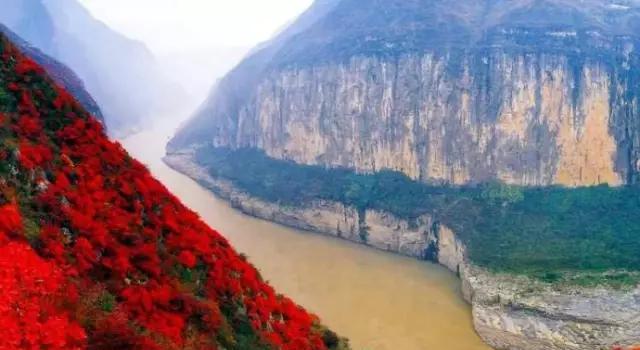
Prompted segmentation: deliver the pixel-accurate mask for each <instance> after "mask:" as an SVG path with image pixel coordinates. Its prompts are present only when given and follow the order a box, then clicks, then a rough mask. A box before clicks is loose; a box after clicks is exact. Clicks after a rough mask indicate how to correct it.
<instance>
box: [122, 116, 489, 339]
mask: <svg viewBox="0 0 640 350" xmlns="http://www.w3.org/2000/svg"><path fill="white" fill-rule="evenodd" d="M163 129H164V130H163ZM166 130H170V129H169V128H156V130H152V131H145V132H141V133H138V134H136V135H133V136H130V137H128V138H127V139H125V140H124V141H123V142H122V143H123V145H124V146H125V147H126V148H127V149H128V150H129V152H130V153H131V154H132V155H133V156H135V157H136V158H137V159H139V160H140V161H141V162H143V163H145V164H146V165H147V166H148V167H149V168H150V170H151V171H152V172H153V174H154V175H155V176H156V177H157V178H158V179H160V181H162V182H163V183H164V184H165V186H167V187H168V188H169V190H171V191H172V192H173V193H174V194H175V195H176V196H178V197H179V198H180V199H181V200H182V202H183V203H185V204H186V205H187V206H188V207H190V208H191V209H192V210H194V211H196V212H197V213H199V214H200V216H201V217H202V218H203V219H204V220H205V221H206V222H207V223H208V224H209V225H211V226H212V227H213V228H215V229H217V230H218V231H219V232H221V233H222V234H223V235H225V236H226V237H227V238H228V239H229V240H230V241H231V243H232V244H233V246H234V247H235V248H236V249H237V250H238V251H240V252H242V253H244V254H246V255H247V256H248V257H249V260H250V261H251V262H252V263H253V264H254V265H255V266H257V268H258V269H259V270H260V271H261V273H262V275H263V277H264V278H265V279H266V280H268V281H269V282H270V283H271V284H272V285H273V286H274V287H275V288H276V289H277V290H278V291H279V292H281V293H284V294H287V295H288V296H290V297H291V298H293V299H294V300H295V301H296V302H298V303H299V304H301V305H303V306H304V307H305V308H307V309H308V310H310V311H311V312H313V313H315V314H317V315H318V316H320V318H321V319H322V320H323V322H324V323H325V324H327V325H328V326H329V327H331V328H332V329H334V330H335V331H336V332H338V333H340V334H341V335H343V336H346V337H348V338H349V339H350V341H351V344H352V346H353V348H354V350H440V349H443V350H444V349H446V350H486V349H489V348H488V347H487V346H485V345H483V344H482V342H481V340H480V339H479V337H478V336H477V335H476V333H475V332H474V330H473V327H472V324H471V312H470V308H469V306H468V305H467V304H466V303H465V302H464V301H463V300H462V297H461V294H460V287H459V281H458V280H457V278H456V276H454V275H453V274H452V273H450V272H449V271H447V270H446V269H444V268H442V267H440V266H437V265H433V264H429V263H425V262H421V261H418V260H415V259H411V258H405V257H402V256H398V255H393V254H390V253H385V252H381V251H376V250H374V249H372V248H367V247H364V246H360V245H358V244H354V243H349V242H346V241H342V240H339V239H334V238H330V237H325V236H322V235H318V234H313V233H308V232H304V231H299V230H295V229H290V228H287V227H283V226H280V225H277V224H273V223H270V222H267V221H262V220H259V219H255V218H252V217H249V216H246V215H244V214H242V213H240V212H238V211H236V210H234V209H233V208H231V207H230V206H229V205H228V204H227V203H226V202H225V201H223V200H221V199H218V198H216V197H215V196H214V195H213V194H212V193H211V192H209V191H207V190H206V189H204V188H203V187H201V186H199V185H198V184H197V183H195V182H194V181H192V180H191V179H190V178H188V177H186V176H184V175H182V174H180V173H178V172H176V171H174V170H172V169H170V168H169V167H168V166H166V165H165V164H164V163H163V162H162V160H161V158H162V156H163V154H164V145H165V144H166V142H167V140H168V137H169V135H171V132H167V131H166ZM256 176H259V174H256Z"/></svg>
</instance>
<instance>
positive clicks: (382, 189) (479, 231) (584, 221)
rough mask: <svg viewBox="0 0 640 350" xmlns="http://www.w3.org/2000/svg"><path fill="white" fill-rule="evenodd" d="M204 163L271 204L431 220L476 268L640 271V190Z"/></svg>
mask: <svg viewBox="0 0 640 350" xmlns="http://www.w3.org/2000/svg"><path fill="white" fill-rule="evenodd" d="M196 158H197V161H198V162H199V163H200V164H202V165H204V166H206V167H208V168H209V169H210V171H211V173H212V174H213V175H214V176H218V177H222V178H225V179H228V180H231V181H232V182H234V183H235V184H236V186H238V187H239V188H241V189H243V190H245V191H247V192H249V193H251V194H252V195H254V196H256V197H259V198H261V199H264V200H267V201H271V202H276V203H281V204H285V205H292V206H300V205H304V204H306V203H308V202H309V201H311V200H316V199H324V200H330V201H337V202H341V203H344V204H346V205H349V206H354V207H356V208H358V209H359V210H365V209H378V210H384V211H388V212H391V213H393V214H394V215H396V216H398V217H400V218H404V219H408V220H410V221H411V220H412V219H415V218H417V217H418V216H420V215H424V214H429V215H432V216H433V217H434V218H435V219H436V220H437V221H439V222H441V223H442V224H444V225H447V226H449V227H450V228H451V229H453V230H454V231H455V232H456V233H457V234H458V235H459V237H460V238H461V239H462V240H463V241H464V242H465V244H466V245H467V247H468V252H469V257H470V258H471V259H472V261H474V262H475V263H476V264H479V265H481V266H485V267H488V268H490V269H493V270H497V271H508V272H514V273H526V274H530V275H534V276H538V277H540V276H546V277H544V278H543V279H545V278H546V279H555V277H558V279H559V278H560V276H559V275H556V274H555V273H556V272H557V271H595V272H602V271H607V270H629V271H640V254H638V252H640V220H638V219H637V218H639V217H640V188H638V187H632V186H628V187H619V188H610V187H608V186H595V187H585V188H577V189H569V188H564V187H545V188H524V187H518V186H511V185H505V184H500V183H489V184H485V185H481V186H476V187H471V186H467V187H447V186H433V185H427V184H424V183H419V182H416V181H412V180H411V179H410V178H408V177H407V176H405V175H404V174H401V173H398V172H392V171H381V172H378V173H375V174H356V173H354V172H352V171H350V170H348V169H327V168H324V167H320V166H306V165H298V164H295V163H293V162H287V161H281V160H275V159H272V158H269V157H267V156H266V155H265V154H264V153H263V152H261V151H259V150H255V149H239V150H231V149H226V148H203V149H200V150H199V151H198V152H197V154H196ZM621 280H622V281H626V280H627V279H621ZM587 282H588V283H591V282H589V281H586V280H585V283H587ZM616 283H617V282H616Z"/></svg>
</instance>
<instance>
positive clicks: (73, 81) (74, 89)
mask: <svg viewBox="0 0 640 350" xmlns="http://www.w3.org/2000/svg"><path fill="white" fill-rule="evenodd" d="M0 32H3V33H5V35H6V36H7V37H9V38H10V39H11V41H13V43H14V44H15V45H17V46H18V47H19V48H20V50H21V51H22V52H24V53H25V54H26V55H28V56H29V57H31V58H33V60H34V61H36V62H37V63H38V64H39V65H41V66H42V67H43V68H45V70H46V71H47V73H48V74H49V75H50V76H51V78H53V80H54V81H55V82H56V83H57V84H58V85H60V86H62V87H64V88H65V89H66V90H67V91H69V92H70V93H71V94H72V95H73V96H74V97H75V99H76V100H78V102H80V104H82V106H83V107H84V108H85V109H86V110H87V111H88V112H89V113H91V115H93V116H94V117H96V118H98V120H100V121H102V122H103V123H104V117H103V115H102V111H101V110H100V107H98V104H97V103H96V101H95V100H94V99H93V97H92V96H91V94H89V92H88V91H87V90H86V88H85V86H84V83H83V82H82V80H81V79H80V78H79V77H78V76H77V75H76V74H75V73H74V72H73V71H72V70H71V69H69V67H67V66H65V65H64V64H62V63H60V62H58V61H56V60H55V59H53V58H51V57H50V56H47V55H45V54H44V53H43V52H42V51H40V50H39V49H37V48H36V47H34V46H33V45H31V44H29V43H28V42H26V41H24V40H22V38H20V37H19V36H18V35H16V34H15V33H14V32H12V31H11V30H10V29H9V28H7V27H5V26H4V25H2V24H0Z"/></svg>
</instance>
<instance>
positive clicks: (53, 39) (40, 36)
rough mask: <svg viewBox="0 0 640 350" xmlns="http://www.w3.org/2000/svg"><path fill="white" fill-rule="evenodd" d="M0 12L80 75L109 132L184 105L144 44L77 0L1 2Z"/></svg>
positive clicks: (28, 38)
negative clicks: (101, 112)
mask: <svg viewBox="0 0 640 350" xmlns="http://www.w3.org/2000/svg"><path fill="white" fill-rule="evenodd" d="M0 6H1V7H2V8H3V11H2V12H0V23H4V24H5V25H6V26H7V27H9V28H10V29H11V30H13V31H14V32H16V33H17V34H18V35H20V36H21V37H23V38H24V39H25V40H26V41H28V42H29V43H31V44H32V45H33V46H35V47H37V48H39V49H40V50H42V51H43V52H44V53H46V54H47V55H50V56H52V57H54V58H56V59H57V60H59V61H61V62H63V63H64V64H66V65H67V66H69V67H70V68H71V69H73V71H75V72H76V73H77V74H78V76H79V77H80V78H81V79H82V80H83V81H84V83H85V85H86V87H87V90H88V91H89V92H90V93H91V95H93V96H94V98H95V99H96V101H97V102H98V104H99V105H100V107H101V109H102V111H103V112H104V116H105V120H106V124H107V126H108V128H109V130H110V131H111V132H115V133H119V132H126V131H128V130H130V129H132V128H136V127H140V126H142V125H144V124H145V123H147V122H149V121H151V120H153V119H157V118H158V117H160V116H166V115H167V114H171V113H172V112H173V111H174V110H176V109H174V106H175V105H176V104H179V103H180V102H181V101H182V99H183V97H184V92H183V91H182V89H181V87H180V86H179V85H178V84H175V83H173V82H171V81H170V80H169V79H168V78H167V77H166V76H165V74H164V72H163V71H162V70H161V69H160V67H159V65H158V63H157V62H156V61H155V59H154V57H153V55H152V54H151V52H150V51H149V50H148V49H147V48H146V47H145V45H144V44H142V43H141V42H138V41H135V40H131V39H128V38H126V37H124V36H123V35H121V34H119V33H117V32H115V31H113V30H112V29H110V28H109V27H108V26H106V25H105V24H104V23H102V22H100V21H99V20H97V19H95V18H94V17H93V16H92V15H91V14H90V13H89V12H88V11H87V10H86V9H85V8H84V7H83V6H82V5H81V4H79V3H78V2H77V1H76V0H0ZM4 9H7V10H6V11H5V10H4Z"/></svg>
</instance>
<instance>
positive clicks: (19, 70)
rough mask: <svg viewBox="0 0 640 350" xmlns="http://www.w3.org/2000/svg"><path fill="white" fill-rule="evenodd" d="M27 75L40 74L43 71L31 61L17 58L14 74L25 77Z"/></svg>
mask: <svg viewBox="0 0 640 350" xmlns="http://www.w3.org/2000/svg"><path fill="white" fill-rule="evenodd" d="M29 73H34V74H42V73H44V70H43V69H42V67H40V66H39V65H38V64H37V63H36V62H34V61H33V60H32V59H30V58H28V57H25V56H22V57H19V59H18V63H16V74H18V75H19V76H25V75H27V74H29Z"/></svg>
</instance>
